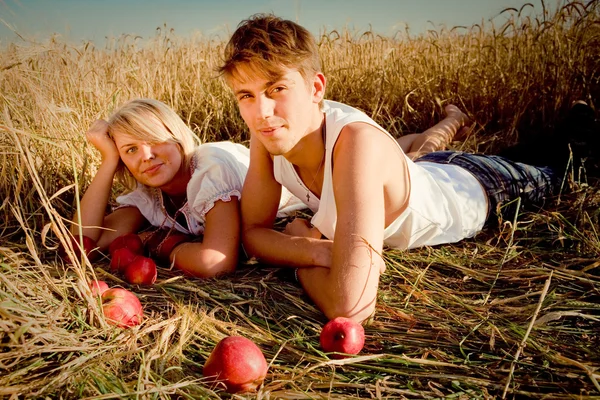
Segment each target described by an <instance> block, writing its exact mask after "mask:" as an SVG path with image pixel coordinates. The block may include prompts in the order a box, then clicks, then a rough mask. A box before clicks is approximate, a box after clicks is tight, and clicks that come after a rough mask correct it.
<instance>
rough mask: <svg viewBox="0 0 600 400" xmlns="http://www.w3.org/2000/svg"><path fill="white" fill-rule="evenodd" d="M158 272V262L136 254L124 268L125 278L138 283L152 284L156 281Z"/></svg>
mask: <svg viewBox="0 0 600 400" xmlns="http://www.w3.org/2000/svg"><path fill="white" fill-rule="evenodd" d="M156 274H157V272H156V263H155V262H154V260H153V259H151V258H148V257H144V256H136V257H135V258H134V259H133V261H132V262H131V263H129V265H127V266H126V267H125V269H124V270H123V275H125V280H126V281H127V282H129V283H134V284H138V285H152V284H153V283H154V282H156Z"/></svg>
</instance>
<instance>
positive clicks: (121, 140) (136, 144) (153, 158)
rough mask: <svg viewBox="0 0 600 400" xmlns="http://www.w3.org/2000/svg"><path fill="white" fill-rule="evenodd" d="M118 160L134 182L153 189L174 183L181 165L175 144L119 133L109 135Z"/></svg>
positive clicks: (179, 150)
mask: <svg viewBox="0 0 600 400" xmlns="http://www.w3.org/2000/svg"><path fill="white" fill-rule="evenodd" d="M112 136H113V139H114V141H115V144H116V145H117V149H118V150H119V155H120V156H121V160H123V163H124V164H125V166H126V167H127V169H128V170H129V171H130V172H131V174H132V175H133V177H134V178H135V180H137V181H138V182H140V183H142V184H144V185H146V186H150V187H155V188H159V189H160V188H165V187H168V186H169V185H170V184H172V183H174V182H173V180H174V179H175V178H176V177H177V176H178V174H179V172H180V169H181V167H182V166H183V154H182V152H181V149H180V146H179V145H177V144H176V143H171V142H163V143H149V142H147V141H144V140H140V139H137V138H135V137H133V136H130V135H128V134H125V133H122V132H118V131H117V132H113V134H112Z"/></svg>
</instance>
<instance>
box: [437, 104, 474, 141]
mask: <svg viewBox="0 0 600 400" xmlns="http://www.w3.org/2000/svg"><path fill="white" fill-rule="evenodd" d="M444 111H445V112H446V117H448V118H452V119H454V120H456V121H457V122H458V123H459V125H460V127H459V129H458V131H457V132H456V134H455V135H454V138H453V139H452V140H455V141H462V140H465V139H466V138H468V137H469V135H470V134H471V132H473V127H474V124H473V122H472V121H471V119H470V118H469V117H468V116H467V114H465V113H464V112H462V111H461V110H460V108H458V107H457V106H455V105H454V104H448V105H447V106H446V107H444Z"/></svg>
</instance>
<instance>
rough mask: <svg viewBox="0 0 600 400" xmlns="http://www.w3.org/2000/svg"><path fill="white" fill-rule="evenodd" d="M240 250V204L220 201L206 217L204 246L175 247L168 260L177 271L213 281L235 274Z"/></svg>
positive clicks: (234, 198) (197, 243)
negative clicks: (221, 276)
mask: <svg viewBox="0 0 600 400" xmlns="http://www.w3.org/2000/svg"><path fill="white" fill-rule="evenodd" d="M239 249H240V204H239V200H238V198H237V197H232V199H231V201H227V202H226V201H221V200H219V201H217V202H216V203H215V205H214V207H213V208H212V209H211V210H210V211H209V212H208V213H207V214H206V223H205V226H204V239H203V241H202V242H191V243H183V244H180V245H179V246H177V247H175V249H174V250H173V251H172V252H171V255H170V257H169V260H170V261H171V263H173V264H174V265H175V267H176V268H178V269H180V270H182V271H184V272H186V273H187V274H189V275H192V276H195V277H198V278H212V277H215V276H218V275H221V274H227V273H231V272H233V271H234V270H235V268H236V266H237V263H238V258H239Z"/></svg>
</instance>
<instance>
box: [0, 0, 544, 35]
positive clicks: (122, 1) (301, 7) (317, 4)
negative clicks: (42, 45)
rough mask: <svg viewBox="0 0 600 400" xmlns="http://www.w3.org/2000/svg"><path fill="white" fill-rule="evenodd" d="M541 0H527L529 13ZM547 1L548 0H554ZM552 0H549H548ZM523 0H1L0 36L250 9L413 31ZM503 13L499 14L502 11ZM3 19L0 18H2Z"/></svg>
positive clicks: (189, 22)
mask: <svg viewBox="0 0 600 400" xmlns="http://www.w3.org/2000/svg"><path fill="white" fill-rule="evenodd" d="M541 1H542V0H531V2H530V3H532V4H533V5H534V7H535V8H534V9H532V8H531V7H527V9H528V10H533V11H534V12H535V13H536V14H538V13H540V12H541V10H542V6H541ZM553 1H554V3H553ZM546 2H547V3H552V4H556V0H547V1H546ZM525 3H528V2H527V1H525V0H172V1H161V0H0V19H1V20H0V43H4V44H5V43H8V42H19V40H20V39H19V38H18V36H17V35H15V34H14V33H13V32H12V31H11V29H9V28H7V27H6V24H9V25H10V26H12V27H13V28H14V29H15V30H16V31H17V32H18V33H19V34H20V35H22V36H24V37H27V38H33V39H36V40H44V39H47V38H48V37H50V36H51V35H52V34H59V35H60V36H61V37H63V38H64V39H65V40H67V41H70V42H81V41H84V40H95V41H96V42H99V41H103V40H104V38H105V37H118V36H120V35H121V34H135V35H140V36H142V37H143V38H147V37H150V36H153V35H154V34H155V32H156V28H157V27H159V26H163V25H164V24H165V23H166V24H167V27H168V28H173V29H174V30H175V33H177V34H178V35H181V36H186V35H189V34H191V33H193V32H194V31H199V32H201V33H202V34H203V35H205V36H209V37H225V38H227V37H228V36H229V34H230V33H231V32H232V31H233V30H234V29H235V27H236V25H237V24H238V22H240V21H241V20H242V19H244V18H246V17H248V16H250V15H252V14H254V13H257V12H273V13H275V14H276V15H278V16H281V17H284V18H288V19H292V20H295V21H297V22H299V23H300V24H302V25H303V26H305V27H306V28H308V29H309V30H311V31H312V32H313V33H316V34H318V33H319V32H321V31H323V30H324V29H327V30H332V29H342V28H345V27H347V28H349V29H350V30H352V31H360V32H363V31H365V30H367V29H368V28H369V24H370V25H371V26H372V27H373V29H374V30H375V31H376V32H377V33H380V34H383V35H390V34H393V33H394V32H395V31H398V30H400V31H404V27H405V25H406V24H408V26H409V28H410V32H411V33H413V34H417V33H420V32H423V31H424V30H425V29H427V28H428V27H432V26H433V25H431V24H430V23H429V22H428V21H431V22H432V23H433V24H435V26H440V25H446V26H448V27H452V26H457V25H465V26H472V25H473V24H475V23H481V21H482V20H484V21H486V22H487V21H488V20H489V19H490V18H494V17H495V18H496V19H494V21H495V23H496V24H497V25H499V24H501V23H502V22H503V21H504V19H505V17H503V16H498V14H499V12H500V11H501V10H503V9H505V8H507V7H516V8H520V7H521V6H522V5H524V4H525ZM503 18H504V19H503ZM3 21H4V22H3Z"/></svg>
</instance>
